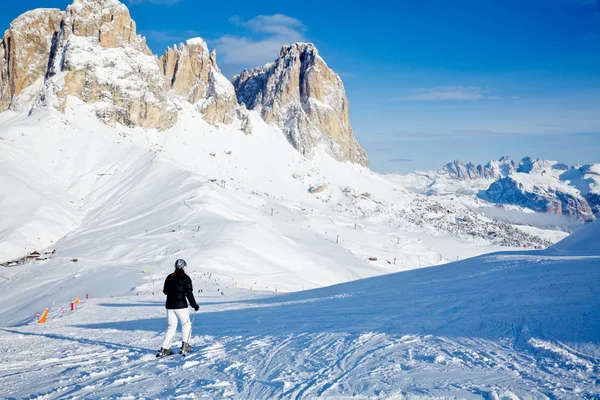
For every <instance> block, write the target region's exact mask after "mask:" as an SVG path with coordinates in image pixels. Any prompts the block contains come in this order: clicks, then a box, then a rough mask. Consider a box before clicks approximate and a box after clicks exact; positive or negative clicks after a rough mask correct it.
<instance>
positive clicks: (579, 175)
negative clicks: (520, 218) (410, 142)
mask: <svg viewBox="0 0 600 400" xmlns="http://www.w3.org/2000/svg"><path fill="white" fill-rule="evenodd" d="M393 180H394V181H396V182H398V183H401V184H403V185H404V186H405V187H407V188H408V189H411V190H412V191H415V192H418V193H423V194H426V195H430V196H432V195H474V196H477V197H478V198H479V199H481V200H485V201H487V202H490V203H495V204H503V205H514V206H519V207H523V208H526V209H529V210H533V211H536V212H544V213H552V214H558V215H566V216H570V217H573V218H574V219H576V220H578V221H582V222H585V221H592V220H595V219H596V218H598V217H600V164H587V165H575V166H569V165H567V164H564V163H560V162H557V161H549V160H542V159H536V158H532V157H525V158H523V159H522V160H520V161H518V162H517V161H515V160H512V159H511V158H509V157H502V158H500V159H498V160H492V161H490V162H488V163H487V164H485V165H481V164H480V165H475V164H474V163H471V162H469V163H466V164H465V163H463V162H462V161H459V160H455V161H452V162H449V163H448V164H446V165H444V167H443V168H441V169H439V170H437V171H416V172H413V173H410V174H408V175H404V176H397V177H395V178H394V179H393Z"/></svg>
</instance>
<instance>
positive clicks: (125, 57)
mask: <svg viewBox="0 0 600 400" xmlns="http://www.w3.org/2000/svg"><path fill="white" fill-rule="evenodd" d="M56 51H57V52H59V53H62V54H63V57H62V59H61V61H56V64H55V65H53V66H52V71H51V73H50V75H55V74H57V73H59V72H62V73H63V74H64V76H60V77H59V78H58V79H56V82H53V83H54V85H52V86H51V87H52V88H53V89H54V93H55V94H56V95H57V98H58V99H59V102H58V104H56V106H57V107H59V108H61V107H64V104H65V100H66V96H67V95H73V96H76V97H79V98H80V99H82V100H83V101H85V102H88V103H100V104H101V105H99V106H98V107H97V114H98V116H99V117H100V118H102V119H103V120H104V121H106V122H107V123H112V122H119V123H121V124H123V125H126V126H140V127H143V128H154V129H158V130H164V129H167V128H169V127H171V126H173V124H174V123H175V122H176V121H177V113H176V111H175V109H174V107H172V106H170V105H169V104H168V102H167V101H166V99H165V96H164V93H163V87H164V79H163V77H162V74H161V73H160V68H159V65H158V60H157V59H156V57H155V56H153V55H152V52H151V51H150V49H149V48H148V46H147V45H146V41H145V39H144V38H142V37H141V36H139V35H137V34H136V25H135V22H134V21H133V20H132V19H131V17H130V15H129V10H128V9H127V7H126V6H125V5H124V4H122V3H120V2H119V1H118V0H75V1H74V2H73V4H71V5H70V6H68V7H67V10H66V11H65V13H64V20H63V23H62V29H61V32H60V42H59V43H58V46H57V48H56ZM53 58H54V57H53ZM62 81H64V85H61V83H62Z"/></svg>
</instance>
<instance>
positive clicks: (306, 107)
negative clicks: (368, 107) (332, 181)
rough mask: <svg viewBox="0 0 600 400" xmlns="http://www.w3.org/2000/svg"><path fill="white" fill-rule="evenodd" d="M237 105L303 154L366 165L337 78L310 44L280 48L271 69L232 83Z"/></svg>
mask: <svg viewBox="0 0 600 400" xmlns="http://www.w3.org/2000/svg"><path fill="white" fill-rule="evenodd" d="M233 85H234V86H235V90H236V93H237V97H238V102H239V103H241V104H244V105H245V106H246V107H247V108H248V109H250V110H255V111H257V112H259V113H260V114H261V115H262V117H263V118H264V120H265V121H266V122H268V123H271V122H273V123H275V124H276V125H278V126H279V127H280V128H281V129H282V130H283V132H284V133H285V134H286V136H287V138H288V140H289V141H290V143H291V144H292V145H293V146H294V147H295V148H296V149H298V151H300V152H301V153H302V154H306V155H309V154H311V153H312V152H313V150H314V149H316V148H323V149H325V151H327V152H328V153H329V154H331V155H332V156H333V157H334V158H336V159H338V160H340V161H351V162H354V163H358V164H362V165H365V166H366V165H368V160H367V155H366V153H365V151H364V150H363V149H362V148H361V147H360V145H359V144H358V143H357V141H356V139H355V138H354V134H353V133H352V127H351V125H350V121H349V118H348V99H347V98H346V92H345V90H344V85H343V83H342V80H341V79H340V77H339V76H338V75H337V74H336V73H334V72H333V71H332V70H331V69H330V68H329V67H328V66H327V64H326V63H325V61H324V60H323V59H322V58H321V56H319V52H318V50H317V48H316V47H315V46H314V45H312V44H309V43H294V44H293V45H290V46H284V47H283V48H282V49H281V52H280V53H279V57H278V58H277V59H276V60H275V61H274V62H272V63H270V64H267V65H265V66H263V67H259V68H255V69H252V70H250V71H247V70H244V71H243V72H242V73H241V74H240V75H238V76H236V77H234V79H233Z"/></svg>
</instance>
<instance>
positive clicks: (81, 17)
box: [64, 0, 152, 55]
mask: <svg viewBox="0 0 600 400" xmlns="http://www.w3.org/2000/svg"><path fill="white" fill-rule="evenodd" d="M64 23H65V25H66V26H67V28H66V30H65V34H66V36H67V37H68V36H69V34H73V35H75V36H84V37H91V36H93V37H96V38H98V41H99V43H100V45H101V46H102V47H104V48H118V47H123V45H124V44H131V45H133V46H134V47H135V48H136V50H138V51H142V52H144V53H146V54H149V55H150V54H152V52H151V51H150V49H149V48H148V47H147V46H146V42H145V40H144V38H142V37H140V36H138V35H137V34H136V25H135V22H134V21H133V20H132V19H131V16H130V14H129V10H128V9H127V7H126V6H125V5H124V4H123V3H121V2H120V1H118V0H74V1H73V3H72V4H71V5H69V6H67V9H66V11H65V18H64Z"/></svg>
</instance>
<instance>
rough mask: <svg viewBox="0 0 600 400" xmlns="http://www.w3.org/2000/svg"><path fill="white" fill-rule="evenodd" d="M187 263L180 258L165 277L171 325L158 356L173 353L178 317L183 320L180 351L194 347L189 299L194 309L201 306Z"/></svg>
mask: <svg viewBox="0 0 600 400" xmlns="http://www.w3.org/2000/svg"><path fill="white" fill-rule="evenodd" d="M186 265H187V264H186V262H185V260H182V259H179V260H177V261H175V271H173V273H171V274H170V275H169V276H167V278H166V279H165V286H164V288H163V293H164V294H166V295H167V302H166V304H165V308H166V309H167V320H168V323H169V327H168V329H167V333H166V335H165V340H164V342H163V344H162V347H161V348H160V350H158V353H157V354H156V357H162V356H168V355H171V354H173V351H172V350H171V342H172V341H173V336H174V335H175V331H176V330H177V319H179V321H181V334H182V343H181V351H180V353H181V354H187V353H188V352H189V351H191V348H192V347H191V346H190V343H189V342H190V338H191V334H192V323H191V322H190V313H189V311H188V301H189V302H190V305H191V306H192V308H193V309H194V310H196V311H198V309H199V308H200V307H198V304H197V303H196V299H194V289H193V287H192V279H191V278H190V277H189V276H188V275H187V274H186V273H185V272H184V270H183V269H184V268H185V267H186ZM186 298H187V301H186Z"/></svg>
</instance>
